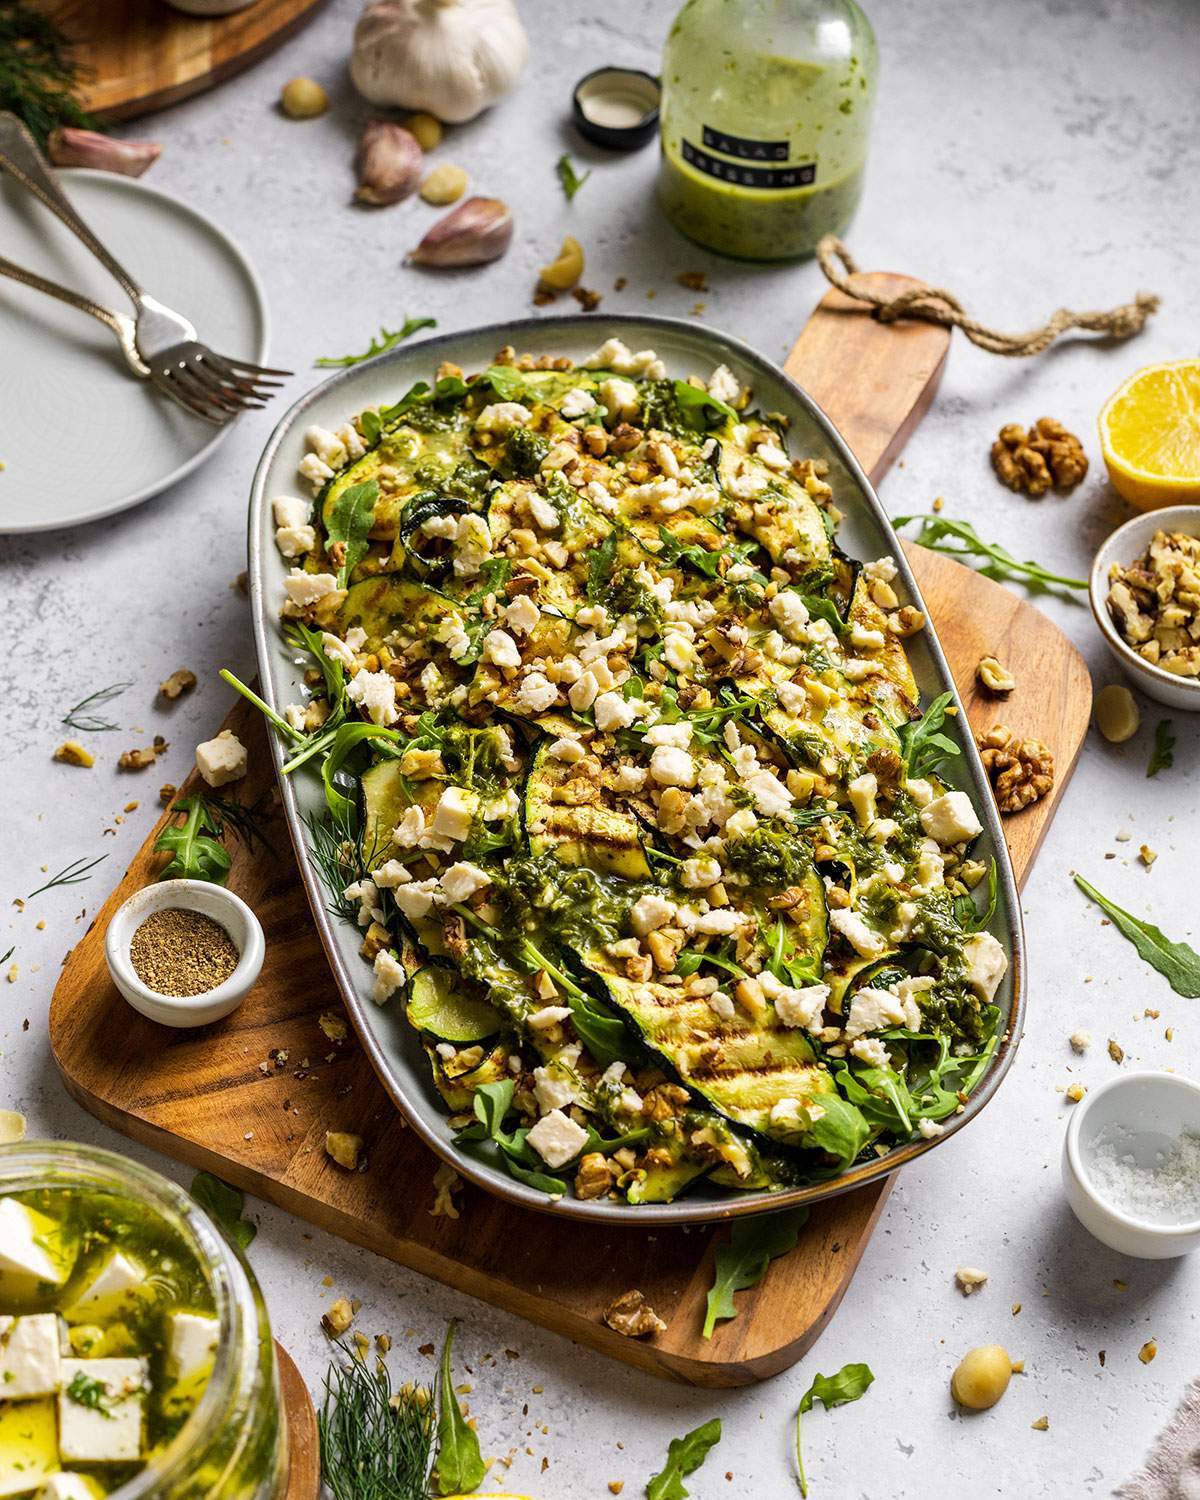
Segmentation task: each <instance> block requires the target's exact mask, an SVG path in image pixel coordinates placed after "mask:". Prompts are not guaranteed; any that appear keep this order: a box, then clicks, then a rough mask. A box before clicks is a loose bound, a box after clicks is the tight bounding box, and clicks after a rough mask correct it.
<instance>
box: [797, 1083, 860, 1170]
mask: <svg viewBox="0 0 1200 1500" xmlns="http://www.w3.org/2000/svg"><path fill="white" fill-rule="evenodd" d="M821 1108H822V1110H823V1111H824V1113H823V1114H822V1115H821V1116H820V1118H819V1119H816V1120H814V1121H813V1122H812V1124H811V1125H810V1127H809V1138H810V1140H811V1141H812V1143H813V1145H814V1146H817V1147H819V1148H820V1149H821V1150H822V1151H827V1152H828V1153H829V1155H830V1156H834V1157H836V1158H837V1161H838V1164H839V1165H840V1166H844V1167H848V1166H849V1165H850V1163H851V1162H852V1161H853V1160H854V1159H855V1157H856V1156H857V1155H858V1153H859V1152H860V1151H861V1150H862V1148H863V1147H864V1146H865V1145H866V1144H867V1142H868V1141H869V1140H870V1139H871V1129H870V1126H869V1125H868V1124H867V1122H866V1120H865V1119H864V1118H863V1115H862V1111H861V1110H860V1109H858V1108H857V1107H856V1106H855V1105H853V1104H851V1103H850V1102H849V1100H847V1099H843V1098H842V1097H841V1096H840V1095H839V1094H822V1095H821Z"/></svg>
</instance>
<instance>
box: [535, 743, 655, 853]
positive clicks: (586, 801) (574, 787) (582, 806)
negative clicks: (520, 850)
mask: <svg viewBox="0 0 1200 1500" xmlns="http://www.w3.org/2000/svg"><path fill="white" fill-rule="evenodd" d="M552 744H553V741H552V740H550V739H549V738H547V739H545V740H543V741H542V742H541V744H539V745H538V747H537V749H536V750H535V751H534V756H533V761H532V764H531V765H530V768H529V775H528V776H527V777H526V780H525V792H524V797H523V799H522V801H523V812H524V818H525V835H526V838H527V839H528V842H529V851H530V853H531V854H535V855H536V854H547V853H553V854H554V855H555V857H556V858H558V859H560V860H561V861H562V862H563V864H566V865H586V866H587V868H588V869H590V870H595V871H596V872H597V873H598V874H604V875H619V876H620V877H621V878H622V879H623V880H649V879H650V878H651V870H650V864H649V861H648V860H647V858H646V852H645V849H644V848H643V846H642V836H641V829H640V827H639V825H638V821H637V819H636V818H635V817H634V816H633V815H632V813H629V812H627V811H625V810H624V809H621V808H618V807H615V806H613V805H612V804H611V800H610V799H609V798H608V796H607V793H606V792H605V790H604V788H603V786H602V784H601V782H600V781H599V780H592V779H591V778H590V777H583V776H574V777H573V776H572V775H571V769H572V768H571V766H569V765H567V764H566V763H565V762H564V761H561V760H558V759H556V758H555V756H554V754H553V752H552V749H551V746H552Z"/></svg>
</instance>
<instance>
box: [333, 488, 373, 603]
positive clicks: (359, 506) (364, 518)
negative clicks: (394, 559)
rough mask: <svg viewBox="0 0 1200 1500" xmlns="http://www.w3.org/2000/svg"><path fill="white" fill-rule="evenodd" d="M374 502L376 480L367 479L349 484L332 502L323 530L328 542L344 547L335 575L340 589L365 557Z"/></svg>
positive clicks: (368, 544)
mask: <svg viewBox="0 0 1200 1500" xmlns="http://www.w3.org/2000/svg"><path fill="white" fill-rule="evenodd" d="M378 499H379V485H378V483H377V481H376V480H374V479H368V480H366V481H365V482H364V483H363V484H352V485H350V486H349V488H348V489H344V490H343V491H342V493H341V494H340V495H339V496H338V497H337V499H336V500H335V501H334V502H333V512H332V514H331V515H330V517H329V520H328V522H327V523H326V526H325V530H326V533H327V534H328V537H329V540H330V541H331V542H344V543H345V544H346V556H345V559H344V561H343V562H342V565H341V567H340V568H339V569H338V574H337V581H338V588H340V589H344V588H345V587H346V584H347V583H348V581H349V579H350V574H351V573H352V572H353V571H354V569H355V568H356V567H357V566H358V565H359V563H360V562H362V560H363V558H364V557H365V556H366V555H367V548H368V547H369V546H370V542H369V540H368V538H369V536H370V532H371V527H372V526H373V525H374V523H375V502H376V501H377V500H378Z"/></svg>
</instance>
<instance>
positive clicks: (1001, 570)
mask: <svg viewBox="0 0 1200 1500" xmlns="http://www.w3.org/2000/svg"><path fill="white" fill-rule="evenodd" d="M910 521H920V523H921V530H920V533H919V534H918V536H917V541H918V542H919V543H920V544H921V546H922V547H928V548H929V550H930V551H931V552H944V553H945V554H946V556H947V557H957V558H966V557H983V558H986V559H987V561H986V563H985V564H984V566H983V567H981V568H980V569H979V571H980V572H981V573H982V574H983V575H984V577H985V578H994V579H996V580H997V581H998V582H1008V581H1012V580H1017V581H1019V582H1023V583H1027V584H1031V585H1032V586H1033V587H1034V588H1048V587H1049V586H1051V585H1052V584H1058V585H1061V586H1062V587H1063V588H1068V589H1086V588H1087V579H1086V578H1064V577H1063V575H1062V574H1061V573H1051V572H1050V571H1049V569H1047V568H1044V567H1043V566H1042V565H1041V563H1039V562H1034V561H1033V560H1032V559H1028V560H1026V561H1025V562H1019V561H1018V560H1017V559H1016V558H1015V557H1014V556H1013V555H1012V553H1011V552H1009V551H1008V550H1007V549H1006V548H1004V547H1001V546H1000V545H999V543H997V542H985V541H984V540H983V538H982V537H981V536H980V535H979V533H978V532H977V531H976V530H975V528H974V526H972V525H971V523H970V522H969V521H956V520H955V519H954V518H953V517H952V516H946V515H941V516H935V515H912V516H896V517H895V518H894V520H893V521H892V525H893V526H894V527H895V528H896V530H897V531H899V530H900V528H901V526H907V525H908V524H909V522H910ZM952 540H953V541H957V542H958V543H959V545H958V546H952V545H951V541H952Z"/></svg>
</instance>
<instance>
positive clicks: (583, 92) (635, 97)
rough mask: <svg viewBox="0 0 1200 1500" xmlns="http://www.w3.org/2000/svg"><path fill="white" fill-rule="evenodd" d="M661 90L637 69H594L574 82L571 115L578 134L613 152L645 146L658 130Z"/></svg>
mask: <svg viewBox="0 0 1200 1500" xmlns="http://www.w3.org/2000/svg"><path fill="white" fill-rule="evenodd" d="M661 97H662V89H661V87H660V85H659V82H658V79H657V78H655V77H654V75H653V74H652V73H643V72H641V71H640V70H639V69H637V68H597V69H596V70H595V72H593V73H588V74H587V75H586V76H585V77H583V78H581V79H580V80H579V82H578V83H577V84H576V85H575V93H574V95H573V111H572V112H573V115H574V118H575V125H576V128H577V129H578V131H579V133H580V135H583V136H586V137H587V139H588V140H589V141H593V142H594V143H595V144H596V145H597V146H607V147H608V148H609V149H610V150H612V151H632V150H633V149H634V148H635V147H637V146H644V145H645V144H646V142H647V141H648V140H649V139H650V138H651V136H653V135H654V134H655V132H656V131H657V130H658V105H659V100H660V99H661Z"/></svg>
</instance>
